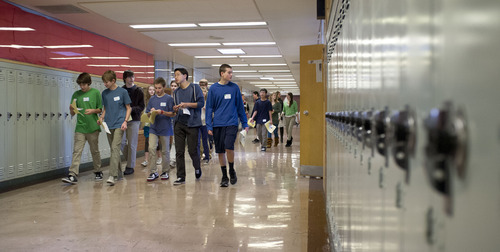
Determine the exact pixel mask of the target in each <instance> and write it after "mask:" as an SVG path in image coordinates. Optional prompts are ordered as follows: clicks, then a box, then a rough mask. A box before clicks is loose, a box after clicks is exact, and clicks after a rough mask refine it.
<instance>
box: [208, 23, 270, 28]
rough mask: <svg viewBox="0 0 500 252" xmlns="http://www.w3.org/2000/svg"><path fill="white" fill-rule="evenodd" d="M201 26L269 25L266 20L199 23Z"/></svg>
mask: <svg viewBox="0 0 500 252" xmlns="http://www.w3.org/2000/svg"><path fill="white" fill-rule="evenodd" d="M198 25H199V26H201V27H224V26H258V25H267V23H266V22H231V23H198Z"/></svg>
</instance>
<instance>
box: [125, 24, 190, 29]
mask: <svg viewBox="0 0 500 252" xmlns="http://www.w3.org/2000/svg"><path fill="white" fill-rule="evenodd" d="M130 27H132V28H134V29H161V28H186V27H198V26H197V25H196V24H144V25H130Z"/></svg>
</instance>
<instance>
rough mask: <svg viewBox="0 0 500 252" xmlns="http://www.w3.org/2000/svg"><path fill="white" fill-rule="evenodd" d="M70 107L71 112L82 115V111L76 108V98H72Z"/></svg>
mask: <svg viewBox="0 0 500 252" xmlns="http://www.w3.org/2000/svg"><path fill="white" fill-rule="evenodd" d="M71 109H72V110H73V113H75V115H76V114H80V115H83V114H82V112H80V111H79V110H78V107H77V106H76V99H75V100H73V103H71Z"/></svg>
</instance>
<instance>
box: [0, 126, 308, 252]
mask: <svg viewBox="0 0 500 252" xmlns="http://www.w3.org/2000/svg"><path fill="white" fill-rule="evenodd" d="M254 136H255V131H250V132H249V135H248V136H247V140H246V143H245V145H244V146H243V145H240V144H239V142H238V145H237V147H236V148H237V149H236V151H237V152H236V158H235V159H236V161H235V168H236V170H237V174H238V178H239V180H238V183H237V184H236V185H234V186H233V185H230V186H229V187H228V188H220V187H219V181H220V176H221V172H220V166H219V165H218V160H217V159H214V160H212V161H211V162H210V164H208V165H203V166H202V170H203V176H202V178H201V179H200V180H199V181H195V178H194V170H193V168H192V165H191V163H190V158H189V157H188V158H186V160H187V172H188V176H187V178H186V184H185V185H181V186H174V185H173V184H172V183H173V180H174V179H175V170H172V172H171V175H173V176H172V178H171V179H170V180H168V181H160V180H158V181H154V182H147V181H146V177H147V175H148V171H147V170H146V169H143V168H142V166H141V165H140V164H139V163H140V162H142V161H143V160H142V158H139V159H138V160H137V162H138V165H137V166H136V172H135V174H133V175H131V176H126V178H125V179H124V180H122V181H119V182H118V183H117V184H116V185H115V186H108V185H106V183H105V182H94V180H93V174H92V173H91V172H85V173H82V174H81V175H80V177H79V179H80V180H79V182H78V185H74V186H70V185H65V184H63V183H62V182H61V181H60V179H58V180H53V181H49V182H46V183H41V184H37V185H34V186H29V187H25V188H22V189H18V190H14V191H10V192H7V193H3V194H0V203H1V204H0V246H1V247H0V250H2V251H26V250H37V251H66V250H68V251H74V250H76V251H130V250H133V251H307V250H308V247H307V240H308V203H309V198H308V190H309V179H307V178H304V177H301V176H299V175H298V167H299V158H300V155H299V140H300V139H299V134H298V130H296V132H295V134H294V145H293V146H292V148H285V147H284V144H280V145H278V147H273V148H271V150H270V151H269V150H268V152H261V151H260V148H259V146H258V145H257V144H252V143H251V140H252V139H253V138H254ZM104 175H105V178H106V177H107V175H108V172H107V169H105V172H104Z"/></svg>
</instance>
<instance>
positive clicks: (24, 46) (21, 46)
mask: <svg viewBox="0 0 500 252" xmlns="http://www.w3.org/2000/svg"><path fill="white" fill-rule="evenodd" d="M0 47H8V48H15V49H22V48H29V49H32V48H43V47H41V46H27V45H0Z"/></svg>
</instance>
